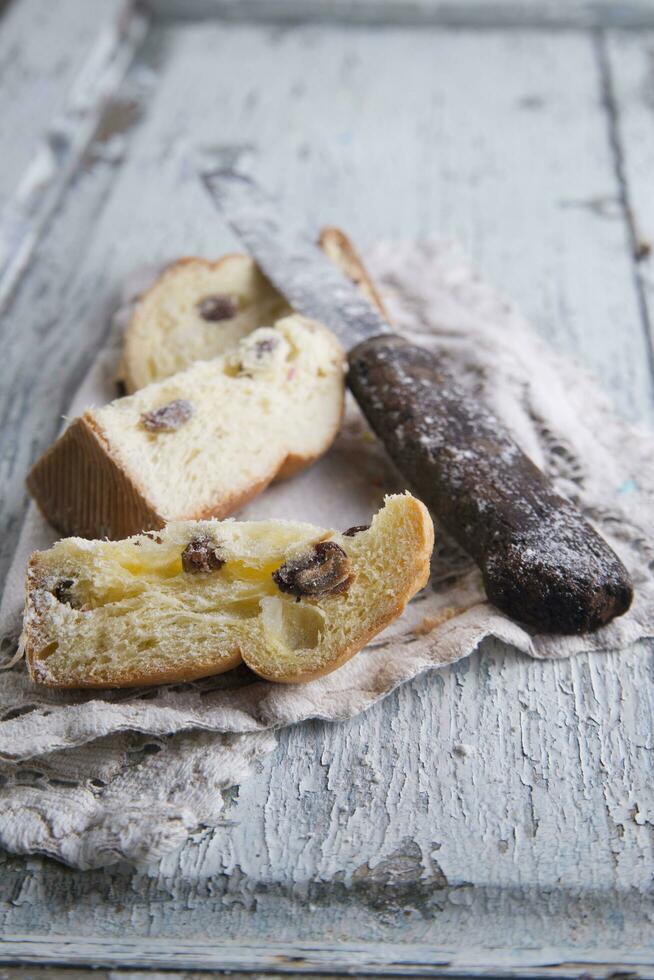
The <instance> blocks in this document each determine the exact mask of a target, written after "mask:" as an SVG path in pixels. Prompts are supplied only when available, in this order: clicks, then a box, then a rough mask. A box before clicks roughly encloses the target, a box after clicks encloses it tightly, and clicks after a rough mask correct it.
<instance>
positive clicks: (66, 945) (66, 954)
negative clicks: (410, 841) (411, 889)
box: [0, 936, 654, 980]
mask: <svg viewBox="0 0 654 980" xmlns="http://www.w3.org/2000/svg"><path fill="white" fill-rule="evenodd" d="M0 963H3V964H6V965H23V964H29V963H34V964H39V965H50V966H68V967H71V966H78V967H79V966H90V967H94V968H97V967H106V968H112V967H115V968H125V967H137V968H141V969H144V968H150V969H153V968H155V969H156V968H162V969H166V970H169V969H179V970H209V971H216V972H218V971H220V972H222V971H231V970H245V971H247V972H250V971H255V970H257V971H264V972H266V973H269V972H271V971H272V972H276V973H277V972H278V973H287V974H294V973H295V974H297V973H304V974H307V973H308V974H325V973H330V974H332V975H334V974H337V975H355V976H356V975H359V976H366V975H367V976H370V975H377V976H415V977H498V978H499V977H516V978H518V977H519V978H532V980H536V978H548V977H556V978H558V980H568V978H570V980H573V978H578V977H580V976H581V975H583V976H584V978H585V980H595V978H598V980H599V978H609V977H611V976H615V975H616V974H617V973H623V974H625V975H628V976H629V977H633V978H634V980H636V978H638V980H651V978H654V957H653V956H652V954H651V953H649V954H648V953H645V952H643V953H639V952H634V951H632V952H630V953H625V952H623V951H622V952H618V951H617V950H611V949H605V950H603V949H599V950H598V949H581V948H579V949H575V948H567V949H563V948H560V947H559V948H556V949H553V948H551V949H547V948H540V949H538V948H537V949H529V948H523V949H519V948H518V949H501V948H492V949H478V950H466V951H465V952H463V951H461V950H454V949H445V948H439V947H435V946H429V945H422V944H419V943H412V944H404V945H403V944H400V943H387V944H384V945H379V944H374V945H373V944H367V943H347V942H345V943H320V942H316V943H269V944H257V943H253V944H251V943H248V944H247V945H242V944H240V943H206V942H197V941H184V940H181V939H180V940H165V939H154V940H139V941H134V942H124V941H123V942H119V941H116V940H110V939H96V938H89V937H79V938H77V937H75V938H73V937H70V938H64V937H60V938H56V937H46V936H25V937H23V936H15V937H11V936H8V937H6V938H5V939H0Z"/></svg>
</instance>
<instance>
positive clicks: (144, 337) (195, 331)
mask: <svg viewBox="0 0 654 980" xmlns="http://www.w3.org/2000/svg"><path fill="white" fill-rule="evenodd" d="M320 245H321V247H322V248H323V250H324V251H325V253H326V255H327V256H328V257H329V258H330V259H331V260H332V262H334V263H335V265H337V266H338V267H339V268H341V269H342V271H343V272H344V273H345V275H347V276H349V278H350V279H352V281H353V282H355V283H356V284H357V285H358V286H359V287H360V288H361V290H362V291H363V292H364V293H365V295H366V296H367V297H368V299H370V301H371V302H373V303H375V304H376V305H377V307H378V308H379V309H380V311H381V313H382V315H383V316H385V315H386V312H385V310H384V307H383V304H382V302H381V299H380V298H379V295H378V293H377V291H376V289H375V287H374V285H373V283H372V281H371V279H370V277H369V275H368V273H367V272H366V269H365V267H364V265H363V263H362V261H361V259H360V258H359V256H358V255H357V253H356V252H355V250H354V248H353V246H352V243H351V242H350V240H349V239H348V237H347V235H345V234H344V232H342V231H340V230H339V229H338V228H325V229H323V231H322V233H321V235H320ZM292 312H293V311H292V310H291V308H290V307H289V305H288V303H287V302H286V300H285V299H284V298H283V297H282V296H281V295H280V294H279V293H278V292H277V290H276V289H274V287H273V286H272V285H271V284H270V283H269V282H268V280H267V279H266V278H265V277H264V276H263V275H262V273H261V272H260V271H259V269H258V267H257V266H256V264H255V263H254V261H253V260H252V259H251V258H249V256H247V255H225V256H224V257H223V258H221V259H218V261H216V262H209V261H207V260H206V259H199V258H184V259H180V260H179V261H177V262H175V263H173V264H172V265H170V266H168V268H167V269H166V270H165V271H164V272H163V273H162V275H161V276H160V277H159V279H157V281H156V282H155V283H154V285H153V286H152V287H151V288H150V289H149V290H148V291H147V292H146V293H145V294H144V295H143V296H142V297H141V298H140V299H139V301H138V302H137V304H136V306H135V307H134V311H133V313H132V316H131V318H130V321H129V324H128V326H127V330H126V331H125V340H124V347H123V356H122V361H121V367H120V370H119V378H120V380H121V381H122V382H123V384H124V386H125V390H126V391H127V392H128V393H131V392H134V391H138V389H139V388H143V387H145V386H146V385H149V384H151V383H152V382H153V381H160V380H161V379H162V378H168V377H170V376H171V375H173V374H176V373H177V372H178V371H183V370H185V369H186V368H187V367H188V366H189V365H190V364H193V363H194V362H195V361H199V360H208V359H210V358H213V357H217V356H219V355H220V354H224V353H225V351H227V350H229V348H230V347H233V346H234V344H236V343H238V341H240V340H241V339H242V338H243V337H245V336H247V335H248V334H249V333H251V332H252V331H253V330H255V329H256V328H257V327H261V326H266V325H268V324H270V323H273V322H274V321H275V320H277V319H279V318H280V317H282V316H287V315H288V314H290V313H292Z"/></svg>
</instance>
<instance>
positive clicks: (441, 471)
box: [201, 168, 633, 634]
mask: <svg viewBox="0 0 654 980" xmlns="http://www.w3.org/2000/svg"><path fill="white" fill-rule="evenodd" d="M201 177H202V180H203V181H204V184H205V186H206V188H207V190H208V191H209V194H210V196H211V198H212V200H213V201H214V203H215V205H216V206H217V208H218V210H219V211H220V212H221V214H222V215H223V217H224V219H225V220H226V222H227V224H228V225H229V226H230V227H231V228H232V230H233V231H234V232H235V233H236V235H237V236H238V237H239V238H240V240H241V241H242V242H243V244H244V245H245V247H246V248H247V250H248V251H249V252H250V254H251V255H252V257H253V258H254V259H255V260H256V262H257V264H258V265H259V266H260V268H261V270H262V271H263V273H264V275H265V276H266V277H267V278H268V279H269V280H270V282H271V283H272V284H273V285H274V286H275V287H276V288H277V289H278V290H279V292H280V293H281V294H282V295H283V296H284V297H285V298H286V299H287V300H288V302H289V303H290V305H291V306H292V307H293V309H295V310H296V312H298V313H300V314H303V315H304V316H307V317H310V318H311V319H313V320H318V321H320V322H321V323H323V324H325V325H326V326H328V327H329V328H330V329H331V330H332V331H333V332H334V333H335V334H336V335H337V336H338V338H339V339H340V340H341V342H342V343H343V344H344V345H345V347H346V348H347V350H348V351H349V353H348V364H349V372H348V385H349V387H350V390H351V391H352V394H353V395H354V397H355V398H356V400H357V402H358V403H359V406H360V408H361V409H362V411H363V413H364V415H365V417H366V418H367V420H368V422H369V423H370V425H371V427H372V429H373V430H374V432H375V433H376V434H377V436H378V437H379V438H380V439H381V440H382V442H383V443H384V446H385V447H386V450H387V451H388V453H389V455H390V457H391V458H392V460H393V461H394V463H395V464H396V466H397V467H398V469H399V470H400V472H401V473H402V475H403V476H404V477H405V479H406V480H407V482H408V484H409V485H410V487H411V489H412V490H414V492H415V493H416V494H417V495H418V496H419V497H421V498H422V500H423V501H424V502H425V503H426V504H427V506H428V507H429V508H430V510H431V511H432V513H433V515H434V517H435V518H436V520H437V522H438V523H440V524H441V525H442V526H443V527H444V528H445V530H446V531H448V532H449V534H451V535H452V537H453V538H454V539H455V540H456V541H457V542H458V543H459V544H460V545H461V546H462V547H463V548H464V550H465V551H467V552H468V554H469V555H471V557H472V558H473V559H474V560H475V561H476V562H477V564H478V565H479V568H480V569H481V573H482V578H483V582H484V586H485V589H486V593H487V595H488V598H489V599H490V600H491V602H493V603H494V604H495V605H496V606H497V607H498V608H499V609H500V610H502V612H504V613H506V614H507V615H508V616H510V617H511V618H512V619H516V620H518V621H519V622H522V623H525V624H527V625H528V626H529V627H531V628H532V629H533V630H535V631H538V632H548V633H552V632H553V633H570V634H572V633H585V632H590V631H592V630H595V629H597V628H598V627H600V626H603V625H604V624H606V623H608V622H609V621H610V620H611V619H613V618H614V617H615V616H620V615H622V614H623V613H625V612H626V611H627V609H628V608H629V606H630V604H631V600H632V595H633V590H632V585H631V581H630V578H629V575H628V573H627V571H626V569H625V567H624V565H623V564H622V562H621V561H620V559H619V558H618V556H617V555H616V554H615V552H614V551H613V550H612V549H611V548H610V547H609V545H608V544H607V542H606V541H605V540H604V539H603V538H602V537H600V535H599V534H598V533H597V532H596V531H595V530H594V529H593V528H592V527H591V525H590V524H589V523H588V522H587V521H586V520H585V518H584V517H583V515H582V514H581V512H580V511H579V510H578V509H577V508H576V507H575V506H574V505H573V504H572V503H571V502H570V501H568V500H566V499H564V498H563V497H561V496H559V494H557V493H556V491H555V490H554V487H553V486H552V484H551V482H550V481H549V479H548V478H547V476H546V475H545V474H544V473H543V472H542V471H541V470H539V469H538V467H537V466H536V465H535V464H534V463H533V462H532V461H531V460H530V459H529V458H528V457H527V456H526V455H525V454H524V453H523V451H522V450H521V449H520V448H519V446H518V445H517V443H516V442H515V441H514V440H513V438H512V437H511V436H510V434H509V433H508V432H507V431H506V430H505V429H504V427H503V426H502V425H501V423H500V422H499V421H498V420H497V419H496V418H495V417H494V416H493V415H492V414H491V412H490V411H489V410H488V409H486V408H485V407H484V406H483V405H480V404H479V403H478V401H477V400H476V399H475V398H474V397H473V396H472V395H471V394H470V393H469V392H467V391H465V390H464V389H463V388H462V387H461V386H460V385H459V384H458V383H457V382H456V380H455V378H454V377H453V374H452V370H451V368H450V367H449V366H448V364H447V361H446V356H445V355H442V354H435V353H433V352H431V351H428V350H425V349H424V348H421V347H418V346H415V345H414V344H411V343H409V342H408V341H407V340H405V339H404V338H403V337H401V336H398V335H397V334H394V333H393V332H392V330H391V328H390V326H389V325H388V323H386V322H385V321H384V319H383V318H382V316H381V315H380V314H379V312H378V311H377V310H376V309H375V308H374V307H373V306H372V305H371V304H370V303H369V302H368V300H367V299H366V298H365V297H364V296H363V295H362V294H361V292H360V291H359V290H358V289H357V287H356V286H355V285H354V284H353V283H351V282H350V281H349V280H348V279H347V278H346V277H345V276H344V275H343V273H342V272H341V271H340V270H338V269H337V268H336V266H335V265H333V264H332V263H331V262H330V261H329V259H327V258H326V257H325V255H324V254H323V253H322V252H321V251H320V249H319V248H318V246H317V243H316V242H315V241H314V239H313V238H312V236H310V235H309V234H307V233H306V232H304V231H303V230H301V229H299V230H298V229H295V228H293V227H291V226H290V225H289V224H287V223H285V222H284V221H283V220H282V218H281V209H280V207H279V206H278V204H277V203H276V202H275V200H274V199H273V198H271V197H270V196H269V195H267V194H266V193H265V192H264V191H263V190H262V189H261V188H260V187H259V186H258V185H257V184H256V182H255V181H254V180H253V179H252V177H250V176H249V175H246V174H244V173H240V172H238V171H236V170H234V169H232V168H219V169H213V170H211V169H209V170H203V171H201Z"/></svg>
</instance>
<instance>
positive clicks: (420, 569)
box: [23, 494, 433, 687]
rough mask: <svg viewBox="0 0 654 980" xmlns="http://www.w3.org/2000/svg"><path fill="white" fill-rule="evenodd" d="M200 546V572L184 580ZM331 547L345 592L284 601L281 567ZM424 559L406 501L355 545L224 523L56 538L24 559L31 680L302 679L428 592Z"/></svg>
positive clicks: (424, 533) (423, 519)
mask: <svg viewBox="0 0 654 980" xmlns="http://www.w3.org/2000/svg"><path fill="white" fill-rule="evenodd" d="M198 542H200V558H199V559H198V560H199V563H200V565H199V567H191V568H190V569H189V567H188V561H187V557H186V556H187V555H188V553H189V548H193V547H195V549H196V551H195V553H196V554H197V547H198ZM326 542H329V544H327V547H328V548H332V549H333V550H335V551H336V552H337V553H338V554H339V556H340V559H341V560H342V562H344V563H345V564H346V566H347V569H346V571H347V576H346V579H345V587H342V584H341V586H340V587H339V590H337V591H334V592H333V593H332V594H329V593H328V594H321V595H315V594H307V595H300V596H298V595H296V594H289V593H287V592H285V591H282V588H281V587H280V585H279V575H280V569H288V568H289V567H295V565H297V563H298V562H299V563H300V564H301V563H302V560H303V558H304V557H305V556H307V555H311V554H313V553H315V549H316V548H317V547H318V548H320V547H321V546H322V547H324V546H325V543H326ZM432 547H433V526H432V523H431V520H430V518H429V515H428V513H427V511H426V509H425V508H424V506H423V505H422V504H421V503H420V502H419V501H417V500H416V499H415V498H414V497H412V496H411V495H410V494H404V495H397V496H392V497H388V498H387V499H386V502H385V506H384V507H383V509H382V510H381V511H380V512H379V513H378V514H377V515H376V516H375V518H374V520H373V522H372V525H371V526H370V528H369V529H367V530H362V531H358V532H357V533H355V534H353V535H344V534H342V533H340V532H338V531H328V530H323V529H320V528H316V527H314V526H313V525H310V524H302V523H294V522H290V521H260V522H236V521H231V520H230V521H224V522H218V521H200V522H197V521H194V522H175V523H172V524H169V525H167V526H166V527H165V528H163V529H162V530H160V531H154V532H149V533H148V534H144V535H137V536H135V537H132V538H128V539H126V540H123V541H116V542H113V541H86V540H84V539H81V538H68V539H64V540H62V541H59V542H58V543H57V544H56V545H54V547H53V548H51V549H50V550H49V551H45V552H36V553H35V554H34V555H33V556H32V559H31V561H30V565H29V569H28V595H27V604H26V611H25V618H24V632H23V645H24V647H25V650H26V654H27V660H28V664H29V668H30V671H31V674H32V677H33V679H34V680H36V681H37V682H40V683H43V684H47V685H49V686H53V687H128V686H134V685H139V686H140V685H144V684H153V683H158V682H163V681H175V680H192V679H194V678H198V677H203V676H207V675H210V674H215V673H221V672H223V671H225V670H229V669H230V668H232V667H235V666H236V665H237V664H238V663H239V662H240V661H241V659H243V660H245V662H246V663H247V664H248V665H249V666H250V667H251V668H252V669H253V670H255V671H256V672H257V673H258V674H260V675H261V676H262V677H266V678H269V679H271V680H275V681H285V682H296V681H303V680H308V679H310V678H312V677H316V676H319V675H321V674H325V673H328V672H329V671H331V670H334V669H335V668H336V667H338V666H339V665H340V664H342V663H343V662H344V661H345V660H347V659H349V658H350V657H351V656H353V654H354V653H356V652H357V650H359V649H361V647H362V646H363V645H364V644H365V643H366V642H368V640H369V639H370V638H371V637H372V636H374V635H375V634H376V633H377V632H379V631H380V630H381V629H383V628H384V626H386V625H387V624H388V623H389V622H391V621H392V620H393V619H395V618H396V617H397V616H399V615H400V614H401V612H402V610H403V609H404V606H405V605H406V603H407V602H408V601H409V599H410V598H411V597H412V596H413V595H414V594H415V593H416V592H417V591H418V589H420V588H422V586H423V585H424V584H425V583H426V581H427V578H428V575H429V558H430V555H431V551H432ZM207 555H209V557H210V558H211V561H210V562H208V563H207V559H206V556H207ZM211 556H213V557H211ZM294 563H295V564H294Z"/></svg>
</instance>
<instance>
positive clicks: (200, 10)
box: [148, 0, 654, 30]
mask: <svg viewBox="0 0 654 980" xmlns="http://www.w3.org/2000/svg"><path fill="white" fill-rule="evenodd" d="M148 6H149V8H150V9H151V10H152V11H153V12H154V13H155V15H157V16H158V17H164V18H169V19H171V20H174V21H177V20H180V19H187V20H197V19H199V18H221V19H225V20H231V21H248V22H253V21H255V22H256V21H259V22H269V23H270V22H272V23H282V24H283V23H293V24H296V23H298V22H304V23H307V22H309V23H310V22H319V23H337V24H342V23H355V24H367V25H372V24H382V25H389V24H396V25H399V26H414V27H415V26H417V25H425V26H430V27H464V28H468V29H482V30H486V29H490V30H498V29H502V28H503V29H507V28H508V29H525V28H545V29H559V30H560V29H569V28H596V27H617V28H621V29H622V30H641V29H642V28H647V27H652V26H654V10H653V9H652V5H651V4H650V3H649V2H648V0H621V2H618V3H616V2H614V0H357V3H351V2H349V0H148Z"/></svg>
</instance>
